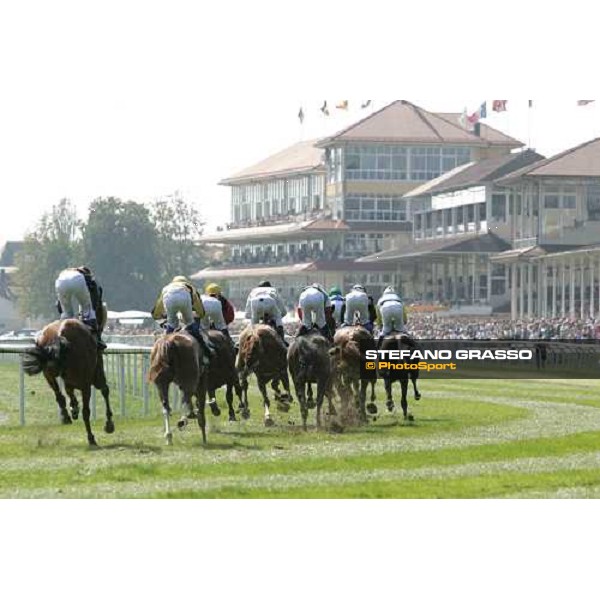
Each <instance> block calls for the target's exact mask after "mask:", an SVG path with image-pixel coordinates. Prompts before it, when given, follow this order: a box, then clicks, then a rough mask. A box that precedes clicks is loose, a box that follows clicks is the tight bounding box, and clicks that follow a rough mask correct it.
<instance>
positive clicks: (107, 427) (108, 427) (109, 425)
mask: <svg viewBox="0 0 600 600" xmlns="http://www.w3.org/2000/svg"><path fill="white" fill-rule="evenodd" d="M114 432H115V424H114V423H113V422H112V421H107V422H106V423H105V424H104V433H114Z"/></svg>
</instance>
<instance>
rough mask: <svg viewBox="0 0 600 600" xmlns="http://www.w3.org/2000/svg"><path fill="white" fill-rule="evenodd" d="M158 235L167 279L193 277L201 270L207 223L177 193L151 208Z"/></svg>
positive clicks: (162, 270) (156, 202)
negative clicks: (203, 237)
mask: <svg viewBox="0 0 600 600" xmlns="http://www.w3.org/2000/svg"><path fill="white" fill-rule="evenodd" d="M151 211H152V221H153V223H154V227H155V229H156V233H157V236H158V255H159V261H160V266H161V274H162V277H163V279H164V280H169V279H171V278H172V277H174V276H175V275H185V276H190V275H191V274H192V273H194V272H196V271H198V270H199V269H200V268H201V265H202V262H203V261H204V259H205V252H204V250H203V249H202V247H201V245H200V242H199V240H200V237H201V235H202V228H203V226H204V223H202V221H201V217H200V213H199V211H198V210H197V209H196V207H195V206H194V205H193V204H192V203H190V202H187V201H186V200H185V199H184V198H183V196H182V195H181V194H180V193H178V192H175V193H174V194H173V195H172V196H168V197H167V198H161V199H160V200H156V201H155V202H154V203H153V204H152V207H151Z"/></svg>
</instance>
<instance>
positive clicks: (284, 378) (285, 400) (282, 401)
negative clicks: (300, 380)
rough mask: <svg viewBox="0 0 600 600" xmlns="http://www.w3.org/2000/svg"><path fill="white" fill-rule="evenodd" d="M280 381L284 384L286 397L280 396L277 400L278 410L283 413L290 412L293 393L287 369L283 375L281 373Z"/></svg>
mask: <svg viewBox="0 0 600 600" xmlns="http://www.w3.org/2000/svg"><path fill="white" fill-rule="evenodd" d="M279 381H281V383H282V384H283V388H284V390H285V396H284V395H283V394H279V397H278V398H277V404H278V406H277V408H278V409H279V410H280V411H281V412H289V410H290V404H291V403H292V392H291V391H290V378H289V376H288V373H287V367H286V370H285V371H284V372H283V373H281V377H280V378H279Z"/></svg>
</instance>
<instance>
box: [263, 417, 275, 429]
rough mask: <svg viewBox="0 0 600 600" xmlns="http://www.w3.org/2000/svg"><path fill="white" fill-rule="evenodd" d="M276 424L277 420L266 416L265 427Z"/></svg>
mask: <svg viewBox="0 0 600 600" xmlns="http://www.w3.org/2000/svg"><path fill="white" fill-rule="evenodd" d="M273 425H275V421H273V419H272V418H271V417H266V418H265V427H273Z"/></svg>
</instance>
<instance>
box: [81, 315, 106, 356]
mask: <svg viewBox="0 0 600 600" xmlns="http://www.w3.org/2000/svg"><path fill="white" fill-rule="evenodd" d="M83 322H84V323H85V324H86V325H87V326H88V327H89V328H90V329H91V330H92V333H93V334H94V335H95V336H96V345H97V346H98V350H100V351H101V352H102V351H103V350H106V344H105V343H104V342H103V341H102V333H101V332H100V330H99V329H98V321H97V320H96V319H84V321H83Z"/></svg>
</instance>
